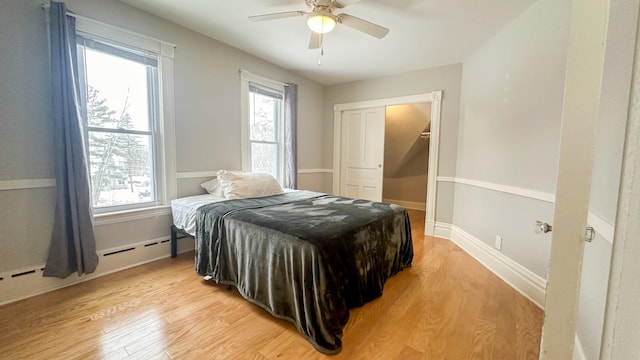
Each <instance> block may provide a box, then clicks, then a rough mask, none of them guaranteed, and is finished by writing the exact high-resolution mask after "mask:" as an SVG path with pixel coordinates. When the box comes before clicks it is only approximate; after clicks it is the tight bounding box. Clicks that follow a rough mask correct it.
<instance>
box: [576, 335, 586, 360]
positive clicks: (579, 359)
mask: <svg viewBox="0 0 640 360" xmlns="http://www.w3.org/2000/svg"><path fill="white" fill-rule="evenodd" d="M573 360H587V357H586V356H585V355H584V350H583V349H582V343H581V342H580V337H579V336H578V334H576V340H575V344H574V345H573Z"/></svg>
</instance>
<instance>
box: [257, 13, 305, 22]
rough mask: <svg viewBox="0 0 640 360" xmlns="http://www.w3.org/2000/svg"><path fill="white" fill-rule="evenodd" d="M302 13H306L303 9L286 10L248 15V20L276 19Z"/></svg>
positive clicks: (302, 14) (301, 14)
mask: <svg viewBox="0 0 640 360" xmlns="http://www.w3.org/2000/svg"><path fill="white" fill-rule="evenodd" d="M304 15H307V13H306V12H304V11H286V12H280V13H273V14H264V15H254V16H249V20H251V21H255V22H258V21H268V20H276V19H283V18H288V17H294V16H304Z"/></svg>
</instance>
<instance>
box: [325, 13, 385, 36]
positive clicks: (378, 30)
mask: <svg viewBox="0 0 640 360" xmlns="http://www.w3.org/2000/svg"><path fill="white" fill-rule="evenodd" d="M337 17H338V22H340V23H341V24H343V25H346V26H348V27H351V28H354V29H356V30H359V31H362V32H363V33H365V34H369V35H371V36H373V37H377V38H378V39H382V38H383V37H385V36H386V35H387V34H388V33H389V29H387V28H386V27H384V26H380V25H377V24H374V23H372V22H369V21H367V20H363V19H360V18H358V17H355V16H352V15H349V14H340V15H338V16H337Z"/></svg>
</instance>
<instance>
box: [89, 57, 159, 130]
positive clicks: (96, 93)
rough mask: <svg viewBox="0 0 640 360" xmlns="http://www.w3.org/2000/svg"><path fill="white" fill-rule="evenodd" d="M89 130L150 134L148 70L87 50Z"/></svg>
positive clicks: (129, 61) (140, 65) (130, 62)
mask: <svg viewBox="0 0 640 360" xmlns="http://www.w3.org/2000/svg"><path fill="white" fill-rule="evenodd" d="M85 61H86V81H87V88H88V91H87V118H88V119H87V120H88V124H89V126H93V127H101V128H110V129H130V130H141V131H148V130H149V129H150V125H149V124H150V117H149V94H148V86H147V84H148V82H147V69H150V71H156V69H155V68H152V67H149V66H146V65H143V64H141V63H138V62H135V61H132V60H128V59H124V58H121V57H118V56H115V55H111V54H106V53H103V52H100V51H96V50H93V49H90V48H87V49H86V57H85Z"/></svg>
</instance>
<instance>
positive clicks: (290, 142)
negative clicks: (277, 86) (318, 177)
mask: <svg viewBox="0 0 640 360" xmlns="http://www.w3.org/2000/svg"><path fill="white" fill-rule="evenodd" d="M286 85H287V86H285V88H284V184H282V185H283V186H284V187H286V188H290V189H296V188H297V186H298V139H297V135H298V130H297V126H298V125H297V124H298V84H292V83H287V84H286Z"/></svg>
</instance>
